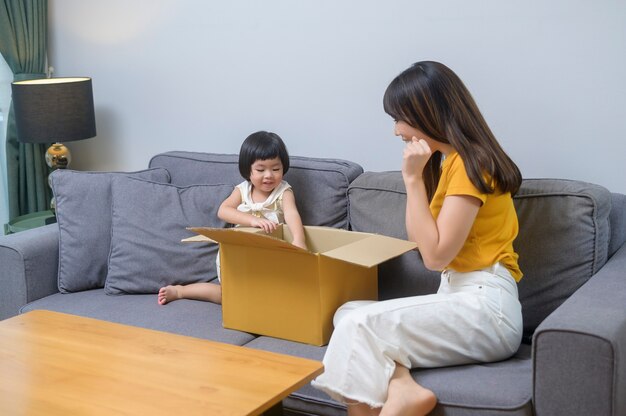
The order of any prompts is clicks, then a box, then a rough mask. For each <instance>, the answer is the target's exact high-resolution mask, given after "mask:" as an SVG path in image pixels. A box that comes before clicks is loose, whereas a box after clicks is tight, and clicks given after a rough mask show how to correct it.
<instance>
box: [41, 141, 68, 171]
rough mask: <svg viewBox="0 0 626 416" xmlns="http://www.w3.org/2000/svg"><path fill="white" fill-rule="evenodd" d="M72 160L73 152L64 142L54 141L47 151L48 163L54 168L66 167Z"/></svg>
mask: <svg viewBox="0 0 626 416" xmlns="http://www.w3.org/2000/svg"><path fill="white" fill-rule="evenodd" d="M71 161H72V154H71V153H70V149H68V148H67V147H66V146H65V145H64V144H61V143H54V144H53V145H52V146H50V147H49V148H48V150H47V151H46V163H47V164H48V166H50V167H51V168H52V169H65V168H67V166H68V165H69V164H70V162H71Z"/></svg>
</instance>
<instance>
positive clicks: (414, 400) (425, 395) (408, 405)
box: [380, 364, 437, 416]
mask: <svg viewBox="0 0 626 416" xmlns="http://www.w3.org/2000/svg"><path fill="white" fill-rule="evenodd" d="M436 405H437V397H436V396H435V393H433V392H432V391H431V390H428V389H426V388H424V387H422V386H420V385H419V384H417V383H416V382H415V380H413V377H411V373H410V372H409V370H408V369H407V368H406V367H403V366H401V365H400V364H396V371H395V372H394V375H393V377H392V379H391V381H390V382H389V390H388V393H387V401H386V402H385V405H384V406H383V409H382V410H381V412H380V416H403V415H411V416H423V415H427V414H428V413H430V411H431V410H433V409H434V408H435V406H436Z"/></svg>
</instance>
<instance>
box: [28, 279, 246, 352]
mask: <svg viewBox="0 0 626 416" xmlns="http://www.w3.org/2000/svg"><path fill="white" fill-rule="evenodd" d="M37 309H46V310H51V311H56V312H64V313H69V314H73V315H80V316H85V317H88V318H95V319H101V320H104V321H110V322H117V323H121V324H126V325H133V326H139V327H142V328H148V329H155V330H158V331H165V332H171V333H174V334H180V335H188V336H192V337H196V338H203V339H208V340H212V341H219V342H226V343H228V344H234V345H243V344H245V343H246V342H249V341H251V340H252V339H253V338H254V336H253V335H250V334H248V333H245V332H241V331H234V330H231V329H224V328H223V327H222V308H221V306H220V305H216V304H213V303H210V302H201V301H196V300H186V299H181V300H177V301H176V302H171V303H168V304H167V305H159V304H158V303H157V297H156V295H122V296H108V295H106V294H105V293H104V289H94V290H86V291H83V292H77V293H55V294H54V295H50V296H46V297H45V298H43V299H39V300H36V301H34V302H31V303H29V304H27V305H24V306H23V307H22V308H21V309H20V313H24V312H28V311H32V310H37Z"/></svg>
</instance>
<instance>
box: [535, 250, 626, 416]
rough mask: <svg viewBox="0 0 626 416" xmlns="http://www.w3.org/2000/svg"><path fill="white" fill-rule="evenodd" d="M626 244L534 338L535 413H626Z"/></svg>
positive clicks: (564, 304)
mask: <svg viewBox="0 0 626 416" xmlns="http://www.w3.org/2000/svg"><path fill="white" fill-rule="evenodd" d="M624 305H626V245H622V247H621V248H620V249H619V250H618V251H617V252H616V253H615V254H614V255H613V257H611V259H609V261H608V262H607V263H606V264H605V265H604V267H602V268H601V269H600V270H599V271H598V273H596V274H595V275H594V276H593V277H592V278H591V279H589V280H588V281H587V282H586V283H585V284H584V285H583V286H582V287H581V288H580V289H578V290H577V291H576V292H575V293H574V294H573V295H572V296H570V298H569V299H567V301H565V302H564V303H563V304H562V305H561V306H560V307H559V308H557V309H556V310H555V311H554V312H553V313H552V314H550V316H548V317H547V318H546V319H545V320H544V321H543V322H542V323H541V325H539V327H538V328H537V330H536V331H535V335H534V336H533V402H534V406H535V414H536V415H537V416H545V415H550V416H554V415H574V414H578V415H606V416H609V415H611V416H615V415H623V414H626V396H625V395H624V394H622V393H623V392H624V391H626V307H625V306H624Z"/></svg>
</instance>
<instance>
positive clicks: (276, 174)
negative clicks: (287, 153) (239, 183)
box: [250, 157, 283, 195]
mask: <svg viewBox="0 0 626 416" xmlns="http://www.w3.org/2000/svg"><path fill="white" fill-rule="evenodd" d="M282 180H283V163H282V162H281V161H280V158H279V157H275V158H273V159H265V160H261V159H259V160H256V161H255V162H254V163H253V164H252V166H251V167H250V182H251V183H252V186H253V187H254V188H255V189H257V190H259V191H261V192H263V193H264V194H267V195H269V194H270V193H272V191H273V190H274V188H276V187H277V186H278V185H279V184H280V181H282Z"/></svg>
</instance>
